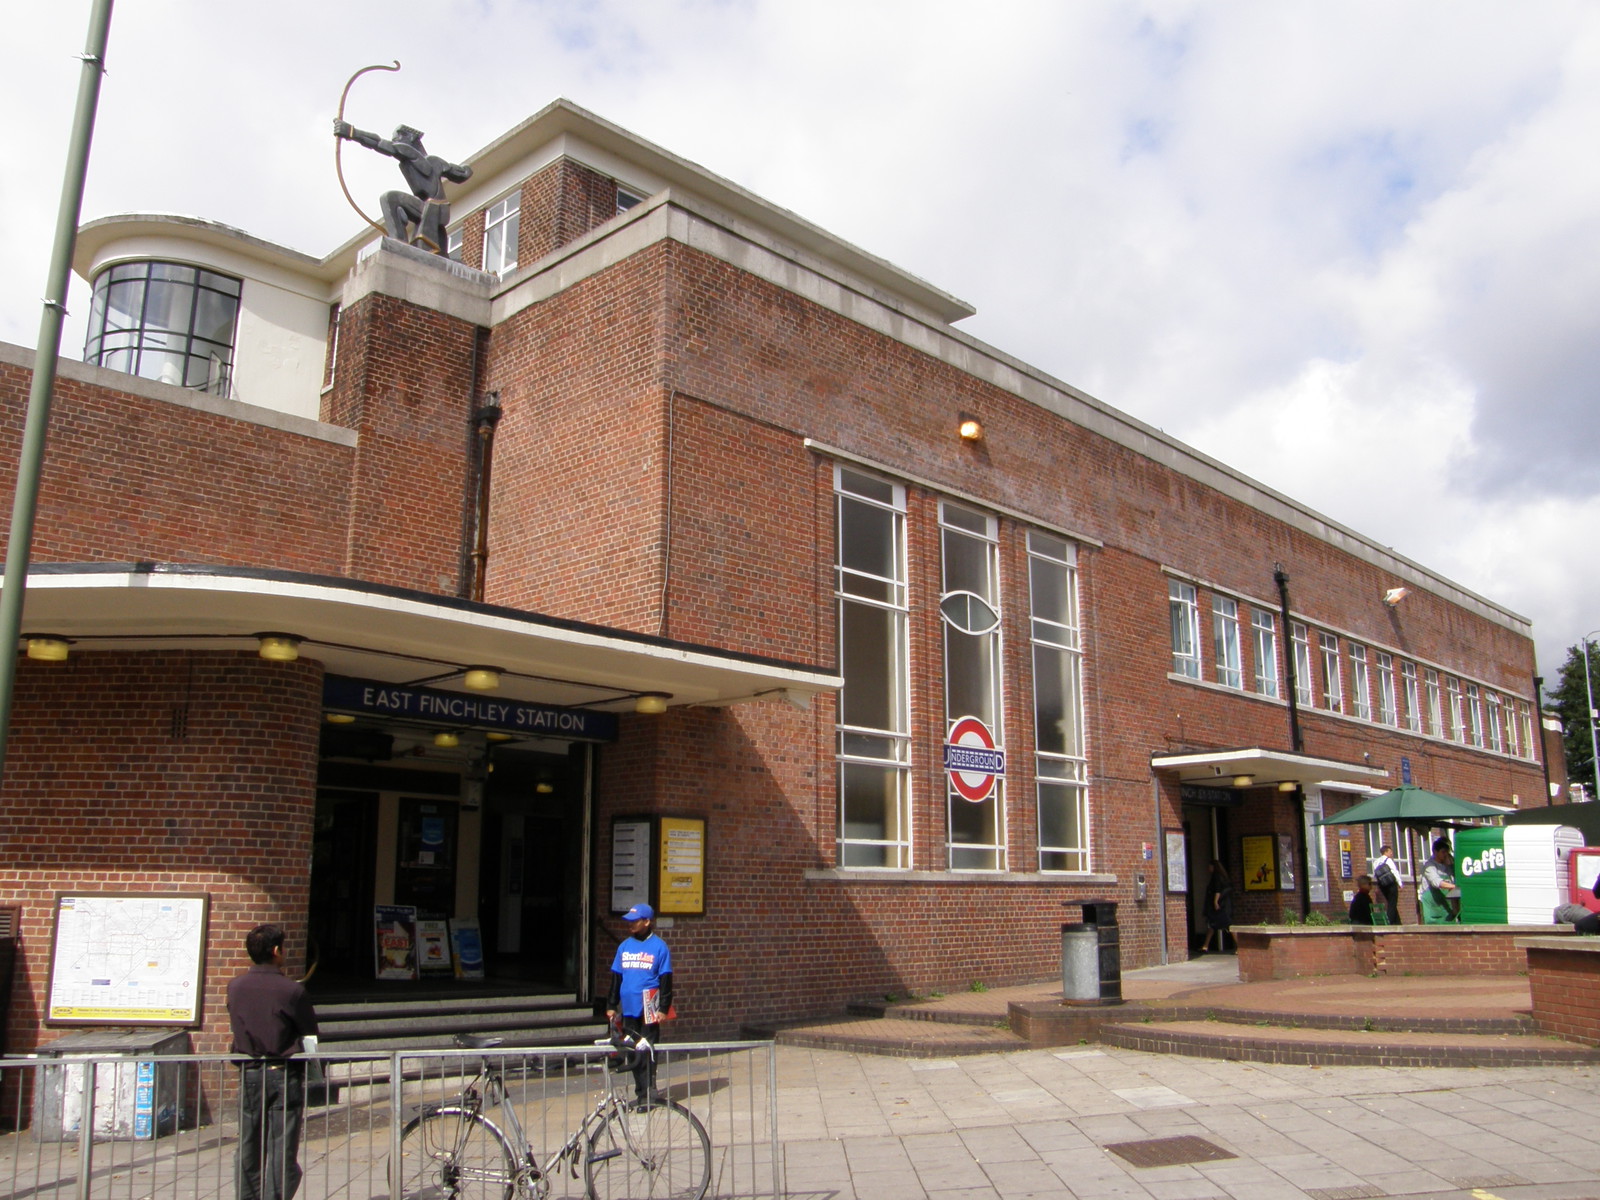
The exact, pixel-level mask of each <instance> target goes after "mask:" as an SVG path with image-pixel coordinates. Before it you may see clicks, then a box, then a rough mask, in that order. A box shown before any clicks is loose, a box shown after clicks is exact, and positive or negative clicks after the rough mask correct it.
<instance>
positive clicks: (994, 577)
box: [834, 466, 1089, 872]
mask: <svg viewBox="0 0 1600 1200" xmlns="http://www.w3.org/2000/svg"><path fill="white" fill-rule="evenodd" d="M834 478H835V493H836V504H837V518H838V558H837V564H836V565H837V575H836V579H837V591H836V595H837V597H838V601H839V665H840V671H841V673H842V674H843V676H844V687H843V689H842V691H841V692H840V696H839V721H838V726H837V739H838V741H837V759H838V788H839V864H840V865H841V866H844V867H880V868H891V869H901V870H904V869H908V868H910V867H911V866H913V852H912V851H913V838H912V829H913V826H914V815H915V813H916V812H917V811H919V810H918V809H917V808H916V806H915V805H914V803H913V787H912V769H913V767H914V766H915V765H916V764H914V763H913V761H912V753H911V715H910V705H909V702H908V697H909V695H910V683H911V681H910V669H909V664H910V660H911V655H910V649H909V645H908V637H909V628H908V624H909V623H908V614H909V611H910V602H909V585H908V582H907V580H908V570H907V563H906V497H905V489H904V488H903V487H902V486H900V485H898V484H893V483H889V482H886V481H884V480H882V479H878V478H876V477H874V476H871V475H866V474H863V473H861V472H858V471H854V470H850V469H848V468H845V467H843V466H840V467H837V468H835V476H834ZM939 545H940V578H941V587H940V600H939V613H940V616H941V618H942V619H941V626H942V629H943V634H942V642H943V646H942V649H943V660H944V678H943V687H944V727H943V729H942V731H941V732H942V733H943V734H944V735H945V736H944V738H942V739H941V740H945V741H948V739H949V735H950V732H951V730H952V729H953V728H954V726H955V724H956V722H958V721H960V720H962V719H963V718H966V717H976V718H977V719H979V720H980V721H982V722H983V723H984V724H985V725H986V726H987V727H988V728H989V730H990V731H991V733H992V734H993V736H994V739H995V744H996V747H997V748H998V749H1001V750H1004V747H1005V704H1004V696H1005V687H1004V679H1003V674H1002V662H1003V649H1004V647H1003V634H1002V612H1003V609H1002V602H1001V578H1000V576H1001V572H1000V554H999V528H998V522H997V521H996V520H995V518H993V517H991V516H988V515H986V514H984V513H980V512H975V511H973V510H971V509H968V508H965V507H963V506H961V505H959V504H955V503H952V502H950V501H942V502H941V503H940V505H939ZM1027 550H1028V580H1027V595H1028V605H1029V615H1030V618H1031V637H1030V641H1031V643H1032V649H1033V655H1032V662H1033V722H1034V763H1033V766H1034V796H1033V802H1034V806H1035V815H1036V818H1037V829H1038V846H1037V853H1038V869H1039V870H1041V871H1080V872H1081V871H1088V870H1089V811H1088V803H1089V798H1088V786H1087V778H1088V771H1087V763H1086V761H1085V757H1084V739H1083V688H1082V650H1081V643H1080V636H1079V628H1078V595H1077V568H1076V558H1075V555H1074V551H1073V547H1072V546H1071V544H1070V543H1068V542H1067V541H1065V540H1064V539H1062V538H1057V537H1054V536H1052V535H1050V534H1046V533H1044V532H1042V531H1039V530H1029V531H1028V535H1027ZM944 793H945V795H944V798H943V809H944V812H943V814H942V815H943V817H944V823H945V829H946V838H945V843H946V849H945V862H944V864H943V865H944V866H945V867H946V868H947V869H949V870H954V871H963V870H966V871H1004V870H1007V869H1009V867H1010V865H1011V864H1010V862H1009V859H1008V850H1009V848H1008V846H1007V843H1006V803H1007V791H1006V781H1005V780H1004V779H1003V778H999V779H996V780H995V781H994V786H993V788H992V790H990V791H989V793H988V794H987V795H986V796H985V797H984V798H983V799H981V800H976V801H974V800H971V799H969V798H968V797H966V796H963V795H961V794H960V793H959V792H958V791H957V789H956V788H955V786H954V785H953V783H951V782H950V781H949V779H948V778H947V777H946V778H945V786H944Z"/></svg>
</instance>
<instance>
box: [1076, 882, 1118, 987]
mask: <svg viewBox="0 0 1600 1200" xmlns="http://www.w3.org/2000/svg"><path fill="white" fill-rule="evenodd" d="M1068 907H1071V906H1070V905H1069V906H1068ZM1082 908H1083V920H1082V921H1081V922H1068V923H1066V924H1064V925H1062V926H1061V995H1062V1000H1063V1002H1064V1003H1067V1004H1121V1003H1122V935H1121V931H1120V930H1119V929H1118V928H1117V904H1116V901H1114V900H1087V901H1083V902H1082Z"/></svg>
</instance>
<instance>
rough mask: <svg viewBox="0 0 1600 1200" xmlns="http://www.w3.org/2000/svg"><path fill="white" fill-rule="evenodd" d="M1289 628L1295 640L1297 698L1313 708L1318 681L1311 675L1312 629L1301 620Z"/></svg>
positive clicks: (1295, 687)
mask: <svg viewBox="0 0 1600 1200" xmlns="http://www.w3.org/2000/svg"><path fill="white" fill-rule="evenodd" d="M1289 628H1290V632H1291V635H1292V636H1291V640H1292V641H1293V642H1294V691H1295V700H1296V702H1297V703H1299V704H1300V705H1301V706H1303V707H1305V708H1312V707H1314V705H1315V703H1316V701H1315V696H1316V694H1317V691H1316V687H1315V683H1316V681H1315V680H1314V679H1313V678H1312V677H1311V630H1309V629H1307V628H1306V627H1305V626H1304V625H1302V624H1301V623H1300V622H1299V621H1295V622H1292V623H1291V624H1290V627H1289Z"/></svg>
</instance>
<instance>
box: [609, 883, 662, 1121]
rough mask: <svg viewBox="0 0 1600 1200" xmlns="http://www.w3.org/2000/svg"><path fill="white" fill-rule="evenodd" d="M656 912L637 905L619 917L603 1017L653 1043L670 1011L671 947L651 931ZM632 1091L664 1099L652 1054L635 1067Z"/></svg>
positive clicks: (641, 1097) (646, 1099)
mask: <svg viewBox="0 0 1600 1200" xmlns="http://www.w3.org/2000/svg"><path fill="white" fill-rule="evenodd" d="M655 917H656V910H655V909H653V908H651V907H650V906H649V905H648V904H635V905H634V906H633V907H632V908H630V909H629V910H628V911H627V912H625V913H624V914H623V915H622V919H623V920H624V921H626V922H627V923H628V936H627V937H626V938H624V939H623V940H622V944H621V945H619V946H618V947H617V954H616V957H615V958H613V959H612V960H611V996H610V999H609V1000H608V1001H607V1002H606V1019H607V1020H612V1021H614V1020H616V1019H617V1017H618V1016H619V1015H620V1016H621V1018H622V1028H623V1031H624V1032H625V1033H631V1034H633V1035H634V1036H636V1037H637V1036H640V1035H643V1036H644V1037H646V1038H648V1039H649V1040H650V1044H651V1045H652V1046H654V1045H657V1044H658V1043H659V1042H660V1039H661V1022H662V1020H663V1019H665V1018H668V1017H671V1016H674V1015H676V1014H674V1013H673V1011H672V951H671V950H669V949H667V944H666V942H664V941H662V940H661V935H660V934H658V933H656V932H655ZM633 1086H634V1093H635V1095H636V1097H637V1099H638V1102H639V1104H641V1105H645V1104H660V1103H661V1102H662V1101H664V1100H665V1099H666V1098H667V1097H666V1095H665V1094H664V1093H663V1092H661V1091H659V1090H657V1088H656V1064H655V1058H654V1057H653V1056H640V1059H639V1064H638V1066H636V1067H635V1068H634V1070H633Z"/></svg>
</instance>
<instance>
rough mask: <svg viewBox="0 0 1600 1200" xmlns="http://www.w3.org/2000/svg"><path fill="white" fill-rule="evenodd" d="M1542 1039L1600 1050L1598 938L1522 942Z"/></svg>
mask: <svg viewBox="0 0 1600 1200" xmlns="http://www.w3.org/2000/svg"><path fill="white" fill-rule="evenodd" d="M1517 946H1518V948H1519V950H1520V951H1521V952H1522V953H1525V954H1526V955H1527V957H1528V990H1529V992H1531V993H1532V996H1533V1023H1534V1024H1535V1025H1536V1026H1537V1027H1538V1029H1539V1032H1540V1033H1544V1034H1549V1035H1550V1036H1552V1037H1560V1038H1566V1039H1567V1040H1568V1041H1570V1042H1583V1043H1584V1044H1586V1045H1589V1046H1600V938H1590V937H1575V936H1574V937H1570V938H1566V937H1563V938H1553V937H1522V938H1518V939H1517Z"/></svg>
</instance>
